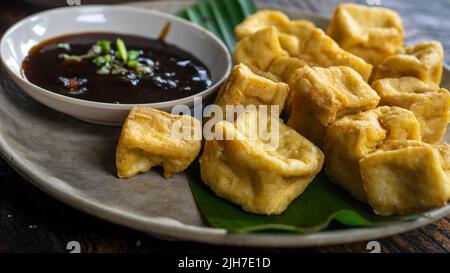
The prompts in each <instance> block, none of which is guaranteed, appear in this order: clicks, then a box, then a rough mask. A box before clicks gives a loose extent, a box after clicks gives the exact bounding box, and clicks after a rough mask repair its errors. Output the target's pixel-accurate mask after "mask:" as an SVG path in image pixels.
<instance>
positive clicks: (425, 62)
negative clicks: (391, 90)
mask: <svg viewBox="0 0 450 273" xmlns="http://www.w3.org/2000/svg"><path fill="white" fill-rule="evenodd" d="M443 59H444V50H443V49H442V45H441V43H439V42H435V41H431V42H424V43H421V44H418V45H416V46H412V47H405V48H404V50H403V51H402V52H400V53H398V54H396V55H393V56H390V57H388V58H386V59H384V60H383V61H382V62H381V63H380V64H379V65H378V66H377V67H376V69H375V70H374V75H373V77H372V79H373V80H378V79H384V78H400V77H406V76H411V77H415V78H418V79H419V80H422V81H425V82H429V83H434V84H437V85H439V84H440V83H441V77H442V61H443Z"/></svg>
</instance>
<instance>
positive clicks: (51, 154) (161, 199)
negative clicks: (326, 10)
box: [0, 1, 450, 247]
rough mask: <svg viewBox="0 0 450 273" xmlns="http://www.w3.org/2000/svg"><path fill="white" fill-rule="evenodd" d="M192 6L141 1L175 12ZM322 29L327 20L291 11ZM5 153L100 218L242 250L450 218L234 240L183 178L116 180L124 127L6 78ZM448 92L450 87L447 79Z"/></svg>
mask: <svg viewBox="0 0 450 273" xmlns="http://www.w3.org/2000/svg"><path fill="white" fill-rule="evenodd" d="M186 4H188V2H186V1H181V2H178V1H170V2H164V3H154V2H153V3H144V4H143V3H139V5H141V6H142V5H144V6H145V7H154V8H158V9H160V10H163V11H176V10H179V9H180V8H181V7H183V6H185V5H186ZM290 15H291V16H292V17H293V18H308V19H311V20H313V21H315V22H316V23H318V25H323V24H326V19H320V18H317V17H312V16H311V14H305V13H301V12H292V11H291V12H290ZM0 77H1V84H0V152H1V154H2V155H3V157H4V158H5V159H6V160H7V161H8V163H9V164H10V165H11V166H13V167H14V168H15V169H16V170H17V171H18V172H19V173H21V174H22V175H23V176H25V177H26V178H27V179H28V180H29V181H30V182H31V183H32V184H34V185H36V186H37V187H39V188H41V189H42V190H43V191H45V192H47V193H48V194H50V195H52V196H54V197H55V198H57V199H59V200H61V201H62V202H64V203H67V204H69V205H71V206H73V207H75V208H78V209H80V210H82V211H85V212H87V213H89V214H92V215H94V216H97V217H99V218H102V219H105V220H107V221H111V222H114V223H117V224H120V225H124V226H127V227H130V228H134V229H138V230H141V231H145V232H148V233H151V234H153V235H158V236H163V237H164V238H172V239H180V240H190V241H197V242H204V243H212V244H226V245H241V246H264V247H272V246H285V247H289V246H290V247H295V246H312V245H325V244H338V243H348V242H353V241H360V240H368V239H374V238H379V237H384V236H388V235H392V234H396V233H400V232H405V231H407V230H411V229H414V228H417V227H420V226H423V225H425V224H428V223H430V222H432V221H435V220H437V219H439V218H441V217H444V216H446V215H449V214H450V205H447V206H446V207H443V208H440V209H436V210H433V211H430V212H429V213H427V216H428V217H427V218H423V219H420V220H417V221H414V222H407V223H401V224H396V225H389V226H383V227H377V228H359V229H346V230H339V231H323V232H318V233H314V234H307V235H286V234H249V235H238V234H227V233H226V231H225V230H222V229H216V228H211V227H208V226H207V225H206V224H205V223H204V222H203V220H202V218H201V215H200V213H199V211H198V209H197V207H196V204H195V201H194V198H193V196H192V193H191V191H190V189H189V185H188V182H187V179H186V176H185V175H184V174H178V175H175V176H174V177H173V178H171V179H169V180H165V179H163V178H162V177H161V175H160V173H159V172H157V171H155V172H149V173H146V174H142V175H138V176H136V177H133V178H131V179H128V180H119V179H117V178H116V176H115V167H114V148H115V145H116V142H117V140H118V136H119V131H120V130H119V129H118V128H113V127H103V126H96V125H91V124H87V123H83V122H81V121H78V120H75V119H72V118H70V117H68V116H65V115H63V114H60V113H58V112H55V111H53V110H51V109H49V108H47V107H45V106H43V105H41V104H39V103H37V102H35V101H34V100H32V99H31V98H29V97H28V96H27V95H25V94H24V92H22V91H21V90H20V89H19V88H18V87H17V86H15V85H14V84H13V83H12V81H11V80H9V79H7V78H6V77H7V76H6V74H5V73H4V72H3V73H1V75H0ZM443 86H445V87H447V88H448V87H450V74H449V72H448V71H445V73H444V80H443Z"/></svg>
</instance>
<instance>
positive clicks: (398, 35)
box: [327, 3, 404, 64]
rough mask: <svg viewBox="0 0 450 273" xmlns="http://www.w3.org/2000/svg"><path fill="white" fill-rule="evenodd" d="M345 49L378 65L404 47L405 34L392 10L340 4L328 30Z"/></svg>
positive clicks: (398, 17) (397, 16)
mask: <svg viewBox="0 0 450 273" xmlns="http://www.w3.org/2000/svg"><path fill="white" fill-rule="evenodd" d="M327 33H328V35H330V36H331V38H333V39H334V40H335V41H336V42H337V43H338V44H339V45H340V46H341V47H342V48H343V49H345V50H347V51H349V52H351V53H353V54H355V55H357V56H359V57H361V58H363V59H364V60H366V61H367V62H369V63H371V64H377V63H379V62H380V61H381V60H383V59H384V58H385V57H387V56H390V55H393V54H395V53H397V52H398V51H399V50H401V49H402V47H403V38H404V30H403V24H402V20H401V18H400V16H399V15H398V13H396V12H395V11H393V10H389V9H386V8H379V7H376V8H375V7H367V6H362V5H356V4H348V3H346V4H340V5H339V6H338V7H337V8H336V9H335V10H334V13H333V17H332V19H331V22H330V24H329V26H328V29H327Z"/></svg>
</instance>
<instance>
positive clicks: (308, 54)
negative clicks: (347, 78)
mask: <svg viewBox="0 0 450 273" xmlns="http://www.w3.org/2000/svg"><path fill="white" fill-rule="evenodd" d="M298 58H300V59H303V60H305V61H307V62H308V64H309V65H310V66H320V67H330V66H348V67H350V68H352V69H353V70H355V71H356V72H358V73H359V74H360V75H361V76H362V78H363V79H364V80H365V81H367V80H368V79H369V76H370V74H371V73H372V65H371V64H368V63H366V62H365V61H364V60H363V59H361V58H360V57H358V56H355V55H353V54H351V53H349V52H347V51H345V50H343V49H342V48H340V47H339V45H338V44H337V43H336V42H335V41H333V39H331V38H330V37H328V36H327V35H326V34H325V32H323V31H322V30H321V29H315V30H314V31H312V33H311V35H310V38H309V40H308V41H307V43H306V44H305V46H304V47H302V48H301V49H300V54H299V56H298Z"/></svg>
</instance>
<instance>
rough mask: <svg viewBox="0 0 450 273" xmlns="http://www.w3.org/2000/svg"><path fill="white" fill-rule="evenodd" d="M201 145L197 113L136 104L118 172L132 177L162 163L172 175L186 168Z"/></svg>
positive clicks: (118, 158)
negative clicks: (181, 113)
mask: <svg viewBox="0 0 450 273" xmlns="http://www.w3.org/2000/svg"><path fill="white" fill-rule="evenodd" d="M200 146H201V124H200V122H199V121H198V120H197V119H195V118H194V117H191V116H188V115H180V116H178V115H171V114H168V113H166V112H163V111H159V110H156V109H153V108H151V107H133V108H132V109H131V111H130V113H129V115H128V117H127V119H126V121H125V123H124V125H123V128H122V133H121V135H120V139H119V143H118V144H117V148H116V167H117V175H118V176H119V177H120V178H128V177H131V176H134V175H136V174H138V173H140V172H147V171H149V170H150V169H151V168H152V167H154V166H162V167H163V168H164V173H163V175H164V177H166V178H168V177H170V176H171V175H172V174H173V173H177V172H181V171H183V170H184V169H186V168H187V167H188V166H189V164H191V162H192V161H193V160H194V159H195V158H196V157H197V155H198V153H199V152H200Z"/></svg>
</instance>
